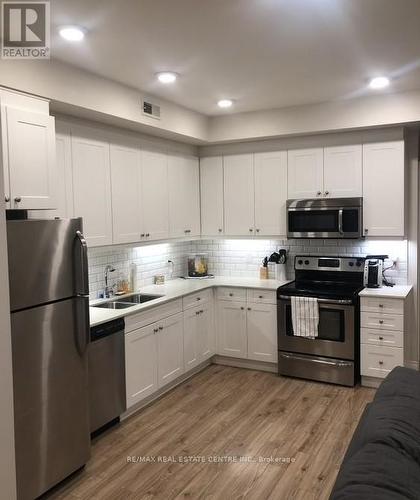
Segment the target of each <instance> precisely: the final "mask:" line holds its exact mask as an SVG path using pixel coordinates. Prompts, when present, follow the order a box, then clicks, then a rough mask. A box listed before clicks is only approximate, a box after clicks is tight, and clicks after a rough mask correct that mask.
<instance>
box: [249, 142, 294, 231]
mask: <svg viewBox="0 0 420 500" xmlns="http://www.w3.org/2000/svg"><path fill="white" fill-rule="evenodd" d="M254 181H255V234H256V235H257V236H270V235H276V236H278V235H285V234H286V232H287V231H286V200H287V152H286V151H279V152H274V153H257V154H255V156H254Z"/></svg>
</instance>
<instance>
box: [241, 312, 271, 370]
mask: <svg viewBox="0 0 420 500" xmlns="http://www.w3.org/2000/svg"><path fill="white" fill-rule="evenodd" d="M246 320H247V325H246V329H247V334H248V359H255V360H257V361H268V362H271V363H276V362H277V306H275V305H272V304H249V305H248V307H247V312H246Z"/></svg>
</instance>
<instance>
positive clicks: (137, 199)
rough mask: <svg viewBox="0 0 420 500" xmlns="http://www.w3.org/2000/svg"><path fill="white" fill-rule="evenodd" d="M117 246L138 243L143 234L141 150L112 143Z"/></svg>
mask: <svg viewBox="0 0 420 500" xmlns="http://www.w3.org/2000/svg"><path fill="white" fill-rule="evenodd" d="M110 161H111V190H112V222H113V224H112V230H113V243H135V242H137V241H140V233H141V232H142V224H143V221H142V210H141V199H142V185H141V155H140V150H138V149H136V148H132V147H128V146H125V145H120V144H111V148H110Z"/></svg>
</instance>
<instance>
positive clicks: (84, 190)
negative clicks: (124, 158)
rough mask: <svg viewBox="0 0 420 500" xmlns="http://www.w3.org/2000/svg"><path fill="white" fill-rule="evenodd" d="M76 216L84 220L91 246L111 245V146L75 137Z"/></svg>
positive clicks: (73, 138) (85, 231)
mask: <svg viewBox="0 0 420 500" xmlns="http://www.w3.org/2000/svg"><path fill="white" fill-rule="evenodd" d="M72 158H73V196H74V214H75V216H76V217H83V231H84V234H85V236H86V240H87V242H88V244H89V246H101V245H111V244H112V213H111V175H110V165H109V143H107V142H102V141H100V140H96V139H93V138H91V137H90V136H89V137H88V136H87V135H86V136H85V137H83V136H82V134H78V135H76V136H73V137H72Z"/></svg>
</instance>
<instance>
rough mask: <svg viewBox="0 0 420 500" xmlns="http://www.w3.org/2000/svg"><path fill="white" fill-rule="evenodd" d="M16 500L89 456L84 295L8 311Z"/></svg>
mask: <svg viewBox="0 0 420 500" xmlns="http://www.w3.org/2000/svg"><path fill="white" fill-rule="evenodd" d="M11 321H12V352H13V384H14V409H15V443H16V469H17V488H18V498H19V500H26V499H33V498H36V497H38V496H39V495H41V494H42V493H43V492H45V491H46V490H48V489H49V488H51V487H52V486H54V485H55V484H57V483H58V482H59V481H61V480H62V479H64V478H65V477H67V476H68V475H69V474H71V473H72V472H74V471H75V470H77V469H79V468H80V467H82V466H83V465H84V464H85V463H86V462H87V460H88V459H89V456H90V432H89V431H90V429H89V414H88V413H89V410H88V408H89V407H88V374H87V348H88V342H89V328H88V322H89V311H88V299H86V298H73V299H69V300H63V301H60V302H56V303H54V304H48V305H45V306H40V307H35V308H32V309H29V310H25V311H19V312H15V313H12V315H11Z"/></svg>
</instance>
